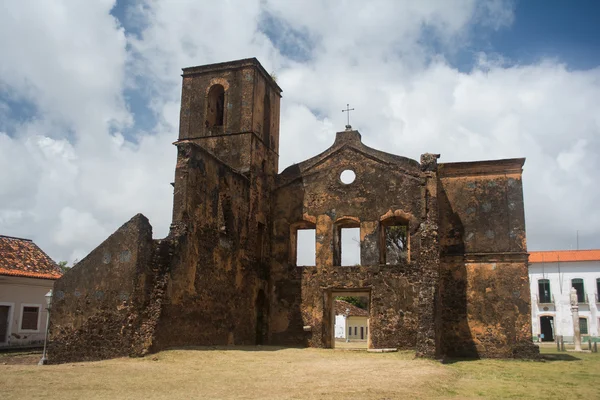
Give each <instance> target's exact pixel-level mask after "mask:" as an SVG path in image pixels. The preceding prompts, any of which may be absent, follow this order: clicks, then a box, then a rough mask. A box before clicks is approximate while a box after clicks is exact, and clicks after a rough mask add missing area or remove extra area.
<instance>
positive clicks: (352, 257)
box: [341, 228, 360, 267]
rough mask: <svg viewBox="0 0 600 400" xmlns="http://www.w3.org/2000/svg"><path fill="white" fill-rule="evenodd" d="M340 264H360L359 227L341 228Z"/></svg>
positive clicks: (346, 265)
mask: <svg viewBox="0 0 600 400" xmlns="http://www.w3.org/2000/svg"><path fill="white" fill-rule="evenodd" d="M341 247H342V248H341V253H342V257H341V265H342V266H344V267H350V266H358V265H360V228H341Z"/></svg>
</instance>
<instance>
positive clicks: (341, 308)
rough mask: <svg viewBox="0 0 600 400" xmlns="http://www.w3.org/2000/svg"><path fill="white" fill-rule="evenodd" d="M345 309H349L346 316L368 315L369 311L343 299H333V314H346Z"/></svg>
mask: <svg viewBox="0 0 600 400" xmlns="http://www.w3.org/2000/svg"><path fill="white" fill-rule="evenodd" d="M346 310H349V312H348V316H350V317H368V316H369V312H368V311H367V310H363V309H362V308H358V307H356V306H355V305H354V304H350V303H348V302H347V301H344V300H336V301H335V315H346V312H347V311H346Z"/></svg>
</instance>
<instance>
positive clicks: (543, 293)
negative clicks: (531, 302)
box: [538, 279, 552, 303]
mask: <svg viewBox="0 0 600 400" xmlns="http://www.w3.org/2000/svg"><path fill="white" fill-rule="evenodd" d="M538 293H539V296H540V303H552V296H551V295H550V281H549V280H548V279H540V280H539V281H538Z"/></svg>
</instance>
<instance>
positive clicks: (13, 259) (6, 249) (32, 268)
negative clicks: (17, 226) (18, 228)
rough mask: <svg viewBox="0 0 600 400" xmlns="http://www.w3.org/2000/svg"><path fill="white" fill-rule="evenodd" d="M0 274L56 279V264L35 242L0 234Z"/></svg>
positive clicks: (58, 271) (59, 272) (57, 273)
mask: <svg viewBox="0 0 600 400" xmlns="http://www.w3.org/2000/svg"><path fill="white" fill-rule="evenodd" d="M0 275H12V276H24V277H28V278H42V279H58V278H60V276H61V275H62V274H61V271H60V268H59V267H58V265H56V263H55V262H54V261H52V259H51V258H50V257H48V255H47V254H46V253H44V252H43V251H42V249H40V248H39V247H37V245H36V244H35V243H33V242H32V241H31V240H29V239H20V238H15V237H10V236H2V235H0Z"/></svg>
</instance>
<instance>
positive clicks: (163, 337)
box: [153, 143, 265, 350]
mask: <svg viewBox="0 0 600 400" xmlns="http://www.w3.org/2000/svg"><path fill="white" fill-rule="evenodd" d="M251 203H252V196H251V190H250V180H249V178H248V177H246V176H245V175H242V174H240V173H239V172H237V171H235V170H233V169H232V168H230V167H228V166H227V165H225V164H224V163H222V162H221V161H220V160H218V159H217V158H215V157H214V156H213V155H212V154H210V153H209V152H207V151H205V150H203V149H202V148H200V147H198V146H196V145H194V144H191V143H180V144H179V145H178V163H177V169H176V174H175V201H174V219H173V224H174V228H173V231H172V233H171V237H172V238H173V240H174V241H176V242H177V243H178V245H177V251H176V252H175V256H174V258H173V260H172V264H171V272H170V279H169V284H168V286H167V293H166V299H165V302H164V303H163V309H162V314H161V319H160V322H159V324H158V327H157V333H156V340H155V342H154V346H153V350H160V349H164V348H167V347H172V346H183V345H212V344H254V343H255V341H256V332H257V330H256V322H257V315H256V304H255V303H256V300H257V297H258V292H259V290H260V288H261V287H262V286H261V282H262V280H261V279H260V277H259V276H260V275H261V264H260V263H259V262H257V259H256V247H257V243H256V242H255V240H256V236H257V235H256V229H257V221H256V216H255V215H250V213H249V207H250V206H249V205H250V204H251ZM262 275H265V273H264V272H263V273H262Z"/></svg>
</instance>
